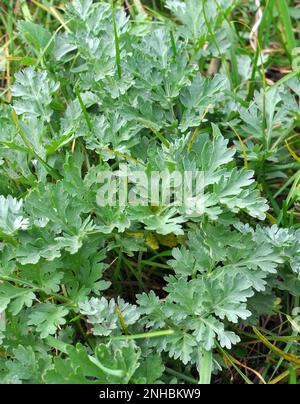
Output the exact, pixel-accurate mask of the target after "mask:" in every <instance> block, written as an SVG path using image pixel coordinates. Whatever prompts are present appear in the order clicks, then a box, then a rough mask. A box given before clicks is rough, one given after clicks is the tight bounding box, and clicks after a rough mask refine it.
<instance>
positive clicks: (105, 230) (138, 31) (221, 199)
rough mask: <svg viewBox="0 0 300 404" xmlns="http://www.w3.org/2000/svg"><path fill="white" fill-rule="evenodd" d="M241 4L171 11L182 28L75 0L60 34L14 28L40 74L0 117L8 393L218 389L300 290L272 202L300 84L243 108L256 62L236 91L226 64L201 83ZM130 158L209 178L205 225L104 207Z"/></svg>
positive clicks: (299, 251) (175, 6)
mask: <svg viewBox="0 0 300 404" xmlns="http://www.w3.org/2000/svg"><path fill="white" fill-rule="evenodd" d="M233 7H234V2H233V1H228V0H226V1H221V0H219V1H218V2H205V1H203V2H199V1H196V0H188V1H185V2H183V1H179V0H168V1H167V2H166V8H167V9H168V10H169V11H170V12H171V13H172V15H173V17H174V21H176V22H172V21H171V20H166V19H163V18H162V19H161V20H153V19H152V20H151V19H150V18H149V17H148V16H147V15H146V14H143V13H142V14H140V15H139V16H137V17H136V18H135V19H132V18H130V17H129V15H128V13H126V11H125V10H124V8H122V7H114V6H113V5H112V4H111V3H109V2H106V3H105V2H95V3H93V2H92V0H75V1H74V2H73V3H72V4H70V5H69V6H68V7H67V14H66V16H65V21H66V24H65V25H64V26H62V27H61V29H59V30H57V31H55V32H49V31H48V30H47V29H46V28H45V27H43V26H40V25H37V24H36V23H34V22H30V21H20V22H19V25H18V35H20V38H22V40H23V41H26V43H27V45H28V47H29V49H28V52H29V56H28V58H27V62H28V61H29V62H28V64H30V66H28V67H25V68H23V69H21V70H20V71H19V72H17V73H16V74H15V81H14V84H13V87H12V92H13V104H12V106H11V105H5V104H2V106H1V115H0V122H1V125H0V150H1V158H0V171H1V182H0V192H1V196H0V280H1V282H0V313H2V314H1V320H0V324H1V326H0V327H1V328H0V341H1V355H0V379H1V381H2V383H86V384H87V383H92V384H95V383H155V382H170V381H173V382H182V381H191V380H192V381H195V379H196V380H199V378H200V381H201V382H204V381H206V382H209V380H210V375H211V373H212V372H214V373H217V372H218V371H220V370H221V369H222V368H223V367H224V366H225V365H226V363H225V362H224V358H226V355H227V358H228V353H227V351H228V350H230V349H232V347H233V346H234V345H236V344H238V343H239V342H240V340H241V336H242V332H243V329H244V328H245V327H247V326H252V325H258V323H259V318H260V316H262V315H264V314H272V312H273V309H274V307H275V306H276V296H277V295H278V294H279V293H280V292H281V291H282V290H289V291H290V292H291V293H294V294H297V292H296V290H297V288H296V285H299V283H298V282H299V281H298V279H299V273H300V264H299V262H300V230H297V226H291V227H289V228H283V227H280V226H277V225H275V224H274V225H272V226H271V227H270V226H268V225H266V222H265V218H266V214H267V211H268V209H269V207H268V202H267V200H266V199H265V197H264V196H263V195H262V190H263V191H264V194H265V195H267V196H269V195H270V193H268V192H267V191H268V188H267V184H266V183H265V181H264V180H263V178H264V177H263V176H264V175H266V173H268V172H270V171H272V173H273V175H274V177H276V175H278V177H280V176H281V174H280V173H279V171H280V169H279V168H278V166H277V164H281V163H280V156H281V155H282V150H281V149H280V148H279V146H280V140H281V137H282V133H284V132H285V131H288V130H289V129H290V128H291V127H293V125H294V116H295V114H298V101H297V98H296V95H297V94H298V95H299V83H298V81H297V79H296V78H295V77H294V78H291V79H290V80H286V81H285V82H283V83H282V84H281V85H278V86H275V87H267V88H265V87H264V86H263V85H261V87H260V86H258V87H257V89H256V90H255V92H253V94H252V95H251V94H250V99H247V97H249V93H248V94H247V92H246V90H245V86H243V85H242V83H245V82H246V81H247V80H249V78H250V75H251V69H248V70H247V69H245V68H244V67H245V65H244V67H240V70H239V71H238V72H237V76H236V77H235V79H237V80H239V83H235V82H232V81H231V80H230V78H229V76H228V75H227V70H226V68H225V67H226V66H228V65H227V64H226V63H225V64H224V66H225V67H223V69H222V70H221V72H220V73H218V74H216V75H214V76H213V77H211V78H208V77H206V76H205V75H204V74H203V73H201V71H200V70H201V65H202V63H203V59H204V58H213V57H219V56H220V55H221V58H222V59H223V58H224V57H225V56H224V55H226V52H230V47H231V46H232V35H233V34H232V31H231V28H230V27H229V26H228V21H227V18H226V16H227V15H228V13H230V12H231V11H232V9H233ZM205 44H206V45H207V46H206V45H205ZM246 59H247V58H246V56H245V57H244V61H245V64H247V63H248V61H247V60H246ZM254 74H255V75H257V77H254V79H257V81H258V82H261V77H260V74H259V71H256V72H255V71H254ZM230 77H231V76H230ZM236 85H237V86H236ZM278 122H280V125H279V126H278ZM238 133H241V136H242V137H243V138H244V139H245V140H244V141H243V140H242V139H241V138H240V136H239V135H238V137H237V136H236V134H238ZM249 135H250V136H249ZM285 156H286V158H287V159H288V158H289V157H288V156H289V153H288V152H287V153H286V154H285ZM119 163H123V164H126V165H127V166H128V167H129V168H130V169H133V170H137V169H138V170H144V171H145V172H146V173H149V172H151V171H164V172H169V173H172V172H174V171H179V172H182V173H183V172H185V171H189V172H196V171H202V172H203V173H204V181H205V182H204V197H203V199H204V212H203V214H201V215H200V214H196V213H195V212H193V210H192V209H185V210H182V207H180V206H172V205H170V206H164V205H163V204H162V205H161V206H157V207H153V206H151V205H147V206H130V205H128V206H124V207H119V206H105V207H100V206H99V205H98V204H97V193H98V191H99V188H101V181H100V180H101V175H102V174H101V173H103V172H104V171H111V172H115V171H117V170H118V164H119ZM278 173H279V174H278ZM257 178H258V180H259V182H260V183H261V184H262V185H263V188H261V187H260V186H258V184H257V182H256V179H257ZM199 197H200V196H199ZM272 203H276V201H272ZM274 206H275V209H276V204H275V205H274ZM274 206H273V208H274ZM270 217H271V218H272V216H271V215H269V218H270ZM271 221H272V220H271ZM224 355H225V356H224ZM198 373H199V374H198Z"/></svg>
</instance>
